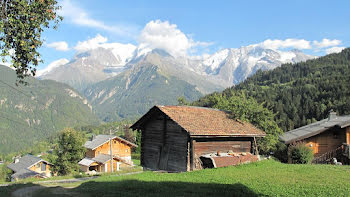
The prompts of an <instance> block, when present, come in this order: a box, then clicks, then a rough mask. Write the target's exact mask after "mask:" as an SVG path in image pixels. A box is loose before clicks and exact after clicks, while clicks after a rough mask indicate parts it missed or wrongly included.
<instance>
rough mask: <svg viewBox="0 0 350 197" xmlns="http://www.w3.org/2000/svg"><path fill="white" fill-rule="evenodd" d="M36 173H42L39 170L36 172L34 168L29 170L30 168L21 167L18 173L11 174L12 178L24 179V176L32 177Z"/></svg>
mask: <svg viewBox="0 0 350 197" xmlns="http://www.w3.org/2000/svg"><path fill="white" fill-rule="evenodd" d="M36 175H40V174H39V173H37V172H34V171H32V170H28V169H24V168H23V169H20V170H19V171H17V172H16V173H14V174H12V175H11V178H17V179H24V178H28V177H32V176H36Z"/></svg>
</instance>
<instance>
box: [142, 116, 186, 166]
mask: <svg viewBox="0 0 350 197" xmlns="http://www.w3.org/2000/svg"><path fill="white" fill-rule="evenodd" d="M141 143H142V144H141V165H142V166H143V167H145V168H149V169H152V170H166V171H187V163H188V161H187V154H188V152H187V146H188V134H187V132H186V131H184V130H182V128H181V127H180V126H178V125H177V124H176V123H175V122H173V121H172V120H170V119H169V118H168V117H167V116H166V115H164V114H162V113H158V114H155V115H154V116H153V117H152V119H150V120H149V121H148V122H147V123H146V124H145V127H144V128H143V130H142V142H141Z"/></svg>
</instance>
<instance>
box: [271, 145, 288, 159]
mask: <svg viewBox="0 0 350 197" xmlns="http://www.w3.org/2000/svg"><path fill="white" fill-rule="evenodd" d="M273 155H274V156H275V157H276V158H277V159H278V160H280V161H281V162H283V163H287V162H288V147H287V145H286V144H285V143H283V142H278V143H277V144H276V150H275V151H274V154H273Z"/></svg>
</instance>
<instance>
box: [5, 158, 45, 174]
mask: <svg viewBox="0 0 350 197" xmlns="http://www.w3.org/2000/svg"><path fill="white" fill-rule="evenodd" d="M40 161H45V160H43V159H41V158H40V157H35V156H33V155H25V156H23V157H21V158H19V161H18V162H17V163H11V164H9V165H8V166H7V167H8V168H10V169H11V170H13V171H14V172H18V171H20V170H22V169H27V168H29V167H31V166H33V165H35V164H36V163H38V162H40ZM45 162H46V163H49V162H47V161H45Z"/></svg>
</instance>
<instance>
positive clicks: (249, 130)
mask: <svg viewBox="0 0 350 197" xmlns="http://www.w3.org/2000/svg"><path fill="white" fill-rule="evenodd" d="M159 111H160V112H162V113H164V114H165V115H167V116H168V117H169V118H170V119H172V120H173V121H174V122H176V123H177V124H178V125H179V126H180V127H182V128H183V129H184V130H186V131H187V132H188V133H189V134H190V135H191V136H242V137H244V136H255V137H263V136H265V135H266V134H265V133H264V132H263V131H262V130H260V129H257V128H256V127H254V126H253V125H252V124H250V123H247V122H240V121H236V120H233V119H231V118H229V114H227V113H225V112H224V111H220V110H217V109H212V108H204V107H193V106H154V107H153V108H152V109H150V110H149V112H147V113H146V114H145V115H144V116H143V117H142V118H141V119H140V120H138V121H137V122H136V123H135V124H134V125H132V126H131V128H133V129H141V128H142V127H143V125H144V124H145V123H146V122H147V121H148V120H150V119H151V118H152V116H153V115H154V114H156V113H157V112H159Z"/></svg>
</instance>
